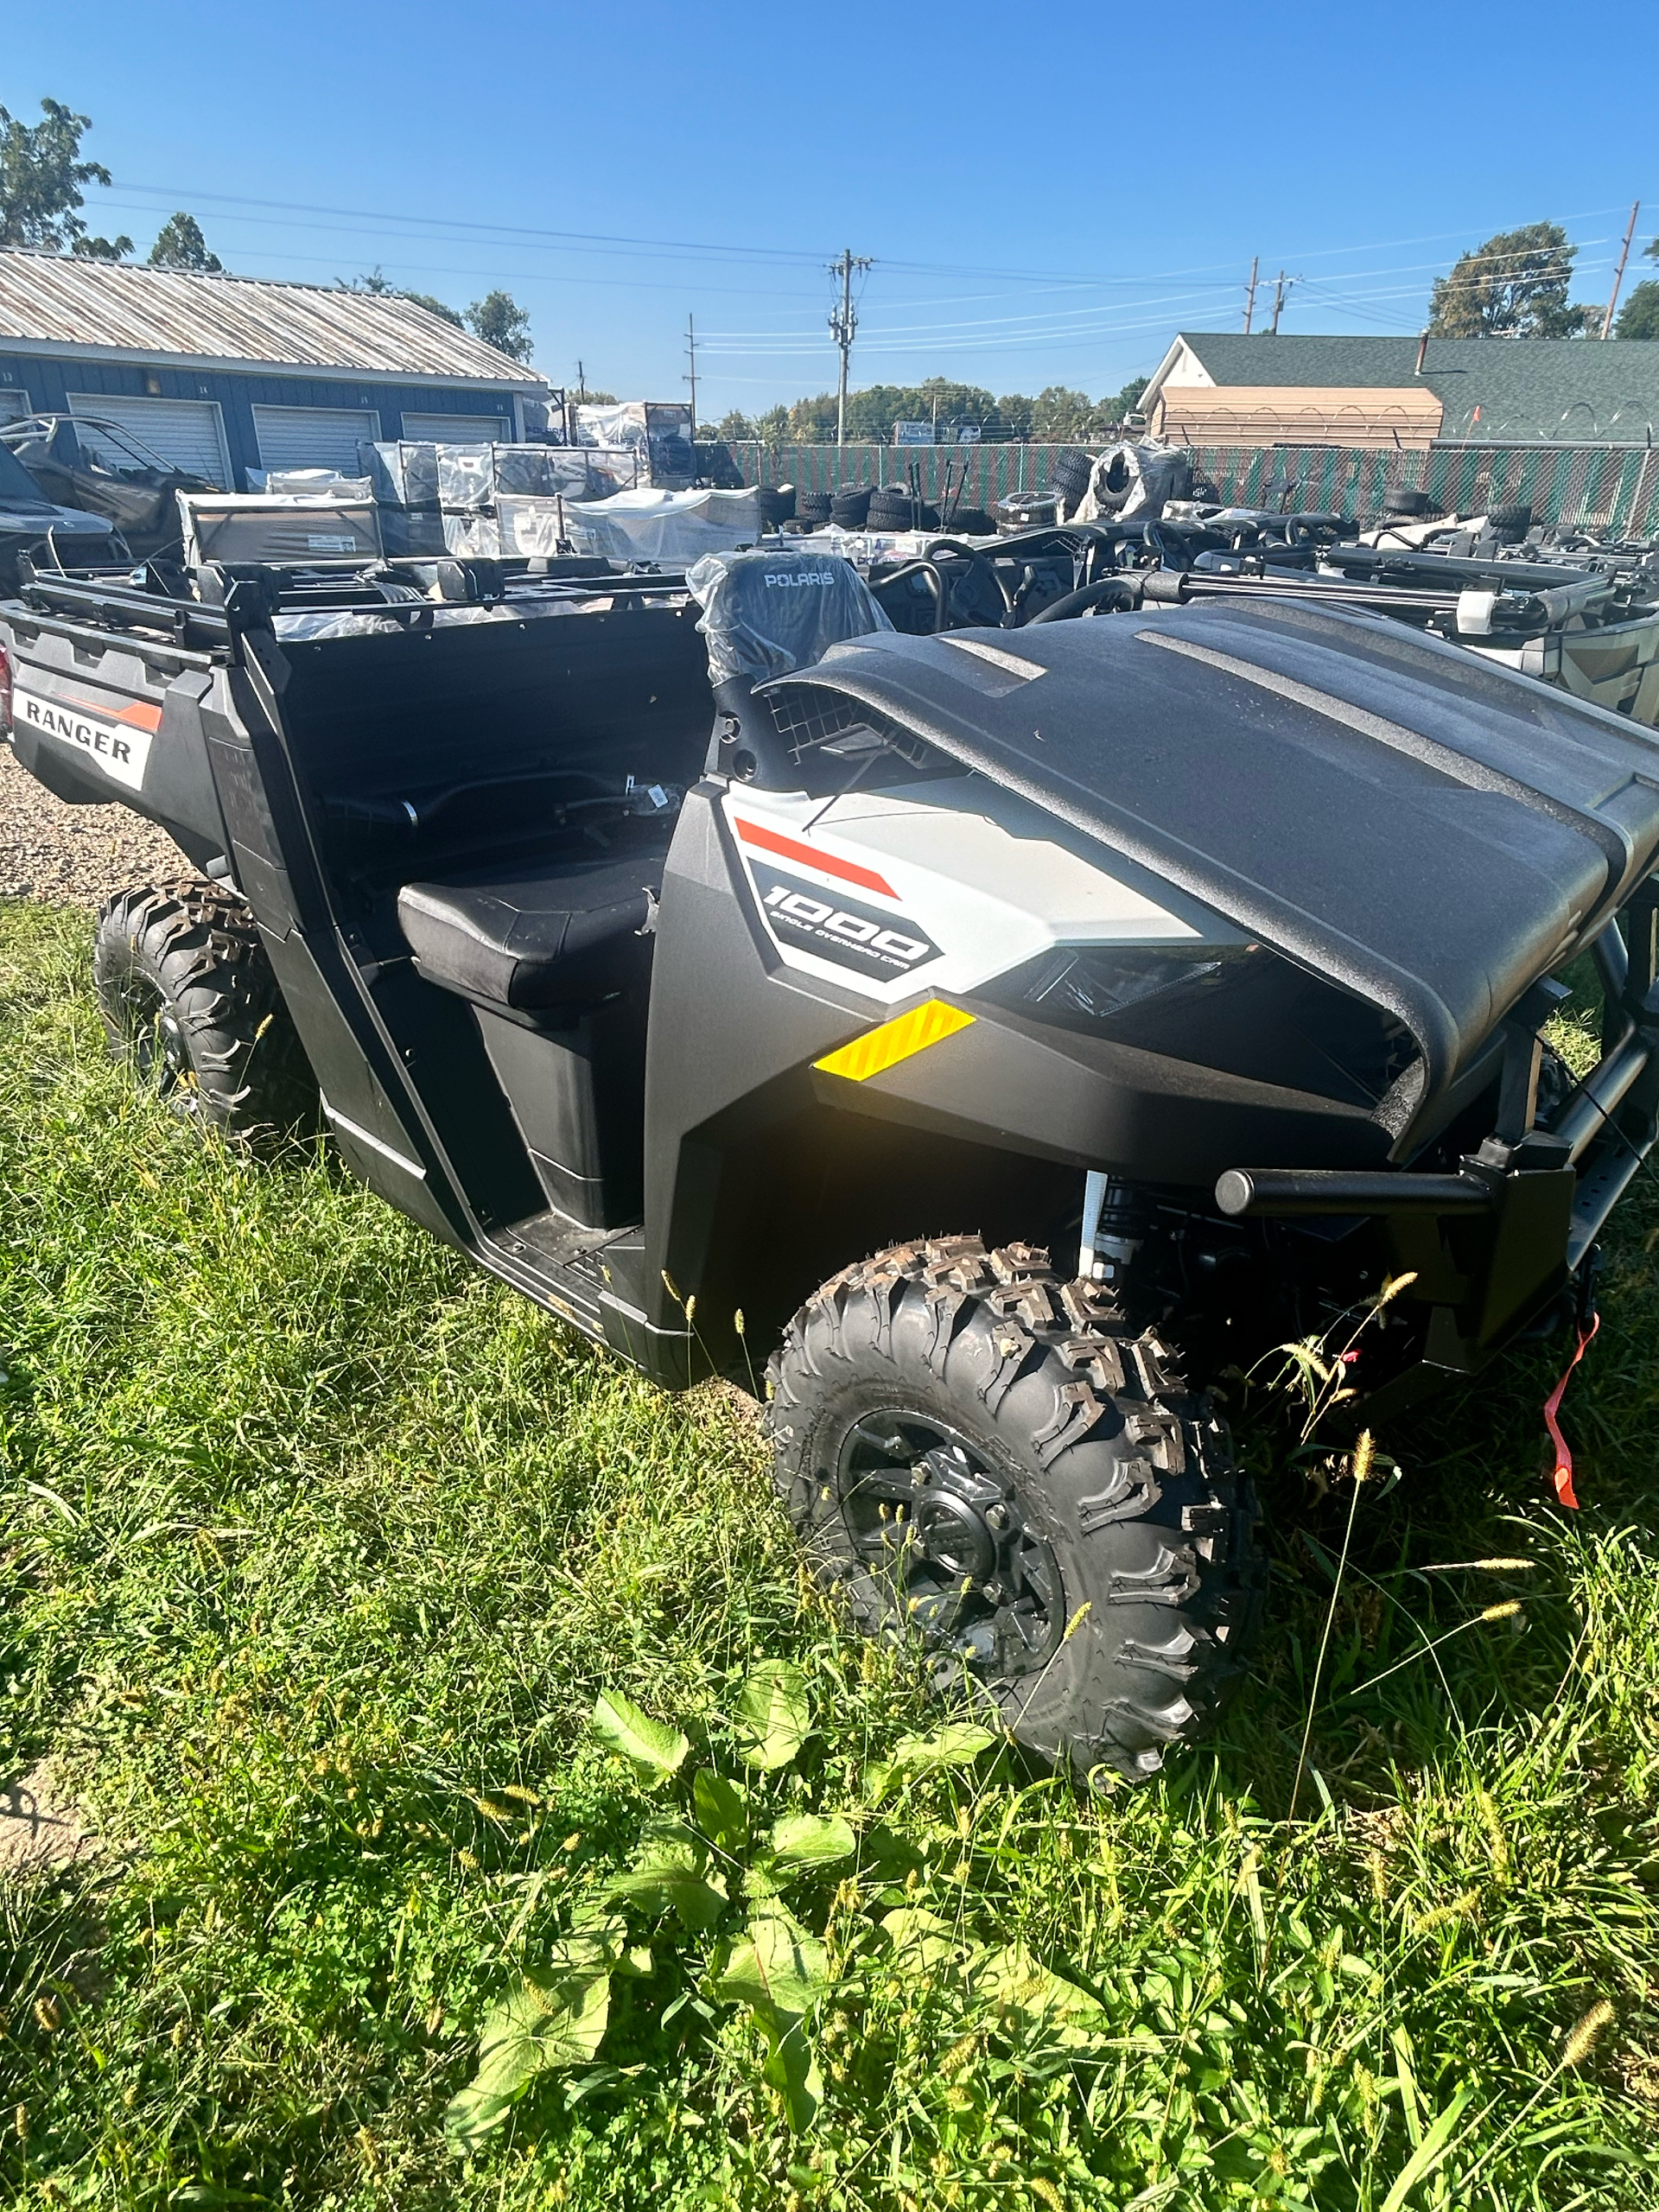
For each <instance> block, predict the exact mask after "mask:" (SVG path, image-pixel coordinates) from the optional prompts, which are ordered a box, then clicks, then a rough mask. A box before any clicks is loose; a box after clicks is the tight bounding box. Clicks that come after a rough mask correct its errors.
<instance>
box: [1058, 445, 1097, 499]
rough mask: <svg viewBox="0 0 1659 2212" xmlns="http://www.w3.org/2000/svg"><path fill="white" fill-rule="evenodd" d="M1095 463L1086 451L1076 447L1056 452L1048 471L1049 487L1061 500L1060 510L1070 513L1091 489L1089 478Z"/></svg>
mask: <svg viewBox="0 0 1659 2212" xmlns="http://www.w3.org/2000/svg"><path fill="white" fill-rule="evenodd" d="M1093 470H1094V463H1093V461H1091V460H1090V457H1089V455H1088V454H1086V453H1079V452H1078V451H1077V449H1076V448H1075V447H1073V448H1068V449H1067V451H1065V453H1060V454H1055V456H1054V459H1053V461H1052V463H1051V464H1050V467H1049V471H1048V488H1049V490H1050V491H1051V492H1052V493H1053V494H1054V496H1055V498H1056V499H1058V501H1059V508H1060V512H1061V513H1062V514H1070V513H1071V512H1072V511H1073V510H1074V509H1075V508H1076V507H1077V505H1078V504H1079V503H1080V502H1081V500H1082V499H1083V495H1084V493H1085V492H1086V491H1087V490H1088V489H1089V479H1090V475H1091V474H1092V473H1093Z"/></svg>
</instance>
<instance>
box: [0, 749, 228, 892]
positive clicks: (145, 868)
mask: <svg viewBox="0 0 1659 2212" xmlns="http://www.w3.org/2000/svg"><path fill="white" fill-rule="evenodd" d="M193 872H194V871H193V870H192V869H191V867H190V863H189V861H187V860H186V859H185V857H184V855H183V854H182V853H181V851H180V850H179V849H178V847H177V846H176V845H175V843H174V842H173V840H172V839H171V838H170V837H169V836H168V834H167V832H166V831H165V830H164V829H157V828H156V825H155V823H153V822H146V821H144V820H143V818H142V817H140V816H138V815H137V814H134V813H132V812H131V811H130V809H128V808H126V807H124V806H66V805H65V804H64V803H63V801H62V800H61V799H60V798H54V797H53V796H52V793H51V792H50V791H48V790H47V788H46V786H45V785H44V784H37V783H36V782H35V779H34V777H33V776H30V775H28V774H26V773H25V772H24V771H23V770H22V768H20V767H19V766H17V763H16V760H14V759H13V757H12V753H11V748H10V746H7V745H3V744H0V899H50V900H52V901H53V902H54V903H55V904H61V905H68V906H94V907H95V906H102V905H103V903H104V901H105V899H107V898H109V897H110V896H111V893H114V892H117V891H124V890H126V889H127V888H128V887H130V886H131V885H133V884H136V883H149V882H154V881H155V880H156V878H157V876H161V877H168V876H177V875H185V874H192V873H193Z"/></svg>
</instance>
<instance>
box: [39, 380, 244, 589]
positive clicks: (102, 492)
mask: <svg viewBox="0 0 1659 2212" xmlns="http://www.w3.org/2000/svg"><path fill="white" fill-rule="evenodd" d="M0 447H3V448H6V449H7V450H8V451H10V453H11V454H14V455H15V456H16V459H17V460H18V461H21V462H22V466H23V467H24V469H25V470H27V472H28V473H29V475H30V476H31V477H33V478H34V480H35V484H36V485H37V486H39V488H40V490H41V492H42V493H44V494H45V495H46V497H47V498H48V499H55V500H62V501H64V502H65V503H66V504H67V505H72V506H74V507H78V508H80V509H83V510H85V511H86V512H89V513H91V514H92V515H102V516H103V517H105V520H106V526H107V527H108V528H110V529H112V530H114V531H118V532H119V534H120V537H121V539H122V541H123V548H124V552H125V553H126V556H127V557H128V559H129V561H130V562H131V561H144V560H148V559H149V558H150V557H151V556H152V555H155V554H156V553H160V552H163V551H172V552H176V550H177V549H178V545H179V503H178V499H177V498H176V496H175V495H176V494H177V493H180V492H208V491H213V490H214V489H216V488H217V487H216V486H213V485H210V484H209V483H207V480H205V478H202V477H200V476H193V475H192V474H190V473H189V472H188V470H187V469H182V468H175V467H173V465H172V463H171V462H170V461H164V460H163V459H162V456H161V454H158V453H155V452H153V451H152V450H151V449H150V448H149V446H147V445H145V444H144V443H143V441H142V440H141V439H138V438H136V437H134V436H133V435H132V433H131V432H130V430H128V429H124V428H123V426H122V425H121V424H120V423H111V422H108V421H106V420H105V419H104V418H103V417H102V416H86V415H26V416H22V417H20V418H19V419H18V420H16V421H15V422H10V423H0ZM0 466H3V463H0ZM81 557H82V558H86V557H88V556H81ZM65 565H66V566H73V563H72V562H70V561H68V560H67V558H66V562H65Z"/></svg>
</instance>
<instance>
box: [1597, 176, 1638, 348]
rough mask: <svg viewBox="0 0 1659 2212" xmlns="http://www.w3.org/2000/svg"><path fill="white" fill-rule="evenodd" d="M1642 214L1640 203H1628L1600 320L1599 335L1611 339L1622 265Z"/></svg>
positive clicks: (1636, 201)
mask: <svg viewBox="0 0 1659 2212" xmlns="http://www.w3.org/2000/svg"><path fill="white" fill-rule="evenodd" d="M1641 212H1642V202H1641V201H1640V200H1631V202H1630V221H1629V222H1628V223H1626V224H1625V226H1624V245H1622V246H1620V248H1619V249H1618V268H1617V269H1615V270H1614V271H1613V289H1612V290H1611V292H1610V293H1609V294H1608V296H1607V312H1606V314H1605V315H1603V317H1602V318H1601V334H1602V336H1603V337H1604V338H1611V336H1612V333H1613V309H1614V308H1616V307H1617V306H1618V288H1619V286H1620V285H1621V284H1622V283H1624V264H1625V262H1626V261H1627V260H1628V259H1629V258H1630V240H1631V239H1632V238H1634V237H1635V236H1636V219H1637V216H1638V215H1639V214H1640V213H1641Z"/></svg>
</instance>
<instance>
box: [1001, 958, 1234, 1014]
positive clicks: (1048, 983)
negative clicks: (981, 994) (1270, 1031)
mask: <svg viewBox="0 0 1659 2212" xmlns="http://www.w3.org/2000/svg"><path fill="white" fill-rule="evenodd" d="M1260 950H1261V947H1260V946H1259V945H1254V944H1222V945H1215V944H1204V945H1190V946H1189V945H1174V946H1163V945H1157V946H1153V945H1142V944H1064V945H1060V946H1058V947H1057V948H1056V950H1054V951H1052V952H1048V953H1045V954H1044V955H1043V956H1042V957H1040V958H1039V959H1037V960H1033V961H1032V962H1030V963H1027V966H1026V967H1024V968H1021V969H1017V970H1016V971H1015V973H1014V975H1013V976H1007V977H1006V978H1004V979H1003V982H1004V983H1005V984H1012V985H1014V988H1015V991H1016V993H1017V997H1018V1000H1019V1001H1023V1003H1024V1004H1026V1005H1027V1006H1030V1007H1040V1008H1041V1009H1042V1012H1043V1014H1044V1015H1045V1017H1046V1019H1047V1020H1051V1021H1058V1022H1063V1023H1065V1024H1066V1025H1067V1026H1068V1027H1071V1026H1072V1025H1076V1026H1077V1027H1084V1028H1090V1029H1093V1028H1097V1027H1100V1026H1101V1025H1102V1024H1103V1023H1106V1022H1109V1021H1110V1020H1111V1018H1112V1017H1113V1016H1114V1015H1115V1014H1122V1013H1124V1012H1125V1011H1126V1010H1127V1009H1128V1007H1132V1006H1142V1005H1144V1004H1145V1003H1146V1001H1147V1000H1148V999H1152V998H1159V997H1162V996H1164V995H1166V994H1167V993H1169V992H1171V991H1179V992H1181V993H1183V994H1184V995H1188V996H1202V995H1204V994H1205V993H1206V992H1210V991H1213V990H1214V989H1215V988H1217V986H1218V985H1219V984H1220V983H1222V982H1224V979H1225V977H1226V976H1227V974H1228V972H1229V970H1230V969H1233V968H1235V967H1236V965H1237V963H1239V962H1240V961H1241V960H1244V959H1248V958H1249V957H1251V956H1252V955H1255V954H1256V953H1259V952H1260ZM993 988H996V989H997V990H998V995H999V996H1001V995H1002V992H1001V988H999V987H997V986H993ZM1003 1002H1004V1004H1006V1005H1013V1004H1014V1003H1015V1002H1016V1001H1015V1000H1014V999H1011V998H1006V997H1005V998H1004V1000H1003Z"/></svg>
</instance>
